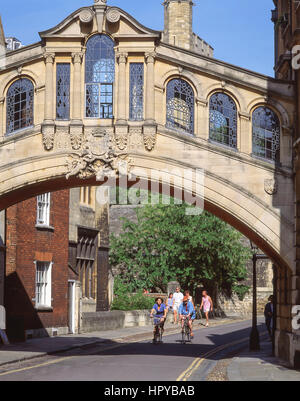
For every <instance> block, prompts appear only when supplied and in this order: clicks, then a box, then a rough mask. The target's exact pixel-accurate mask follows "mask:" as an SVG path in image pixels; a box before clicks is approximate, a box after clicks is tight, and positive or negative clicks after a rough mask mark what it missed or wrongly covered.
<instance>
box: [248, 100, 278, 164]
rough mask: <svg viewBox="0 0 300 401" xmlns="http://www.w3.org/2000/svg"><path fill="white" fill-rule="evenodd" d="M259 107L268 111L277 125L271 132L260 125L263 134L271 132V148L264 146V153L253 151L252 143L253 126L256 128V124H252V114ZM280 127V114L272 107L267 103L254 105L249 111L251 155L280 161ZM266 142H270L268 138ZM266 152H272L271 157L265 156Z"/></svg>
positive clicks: (271, 160)
mask: <svg viewBox="0 0 300 401" xmlns="http://www.w3.org/2000/svg"><path fill="white" fill-rule="evenodd" d="M259 109H264V110H265V111H266V110H268V111H270V112H271V114H272V115H273V118H274V121H273V122H274V124H275V125H277V127H276V131H277V132H274V130H273V132H272V131H270V130H268V129H267V128H263V127H260V129H261V130H264V133H265V134H266V132H272V140H271V148H267V147H266V146H265V147H264V153H265V154H264V155H262V154H258V152H255V146H254V145H255V144H254V130H255V127H256V128H258V127H257V126H255V125H254V114H255V113H257V112H258V110H259ZM276 120H277V121H276ZM281 129H282V124H281V118H280V115H279V113H278V111H277V110H274V108H273V107H271V106H270V105H269V104H259V105H256V106H255V107H254V108H253V110H252V112H251V141H252V156H254V157H257V158H259V159H263V160H266V161H269V162H272V163H280V149H281V146H280V145H281V143H280V141H281ZM274 134H275V135H274ZM268 142H270V140H269V141H268ZM256 146H258V145H256ZM267 152H271V153H272V155H271V157H268V156H267Z"/></svg>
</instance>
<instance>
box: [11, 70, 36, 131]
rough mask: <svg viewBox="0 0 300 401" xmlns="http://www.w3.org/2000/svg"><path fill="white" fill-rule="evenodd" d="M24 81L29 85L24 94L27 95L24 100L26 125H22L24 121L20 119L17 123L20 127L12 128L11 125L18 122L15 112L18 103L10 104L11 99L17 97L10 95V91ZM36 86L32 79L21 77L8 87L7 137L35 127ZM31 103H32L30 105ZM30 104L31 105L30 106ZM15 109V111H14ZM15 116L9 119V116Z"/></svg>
mask: <svg viewBox="0 0 300 401" xmlns="http://www.w3.org/2000/svg"><path fill="white" fill-rule="evenodd" d="M22 81H24V82H25V83H26V84H27V85H28V88H27V90H26V91H23V92H22V93H25V94H26V99H25V100H23V102H24V101H25V115H26V117H25V120H26V121H25V123H24V124H22V119H19V120H17V121H19V122H20V124H19V125H20V126H19V127H17V128H15V126H14V127H13V129H12V128H10V125H11V124H14V125H15V124H16V120H15V115H16V111H15V106H16V102H13V101H11V103H10V98H14V97H16V95H13V94H12V95H10V91H11V90H13V88H14V86H17V84H18V83H19V84H21V82H22ZM34 95H35V84H34V82H33V81H32V79H31V78H30V77H28V76H20V77H18V78H17V79H15V80H14V81H13V82H11V83H10V84H9V86H8V89H7V92H6V112H5V116H6V124H5V126H6V128H5V130H6V133H5V135H6V136H10V135H14V134H16V133H18V132H21V131H23V130H26V129H28V128H32V127H33V126H34V105H35V96H34ZM29 102H30V103H29ZM19 103H20V105H21V104H22V100H20V102H19ZM28 103H29V104H28ZM9 107H11V108H12V110H11V111H10V110H9ZM13 109H14V110H13ZM10 114H11V115H13V118H11V119H10V118H9V115H10Z"/></svg>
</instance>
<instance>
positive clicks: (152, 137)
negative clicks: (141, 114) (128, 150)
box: [144, 127, 156, 152]
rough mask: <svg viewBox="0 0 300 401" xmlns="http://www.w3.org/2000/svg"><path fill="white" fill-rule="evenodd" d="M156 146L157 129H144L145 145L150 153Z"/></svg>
mask: <svg viewBox="0 0 300 401" xmlns="http://www.w3.org/2000/svg"><path fill="white" fill-rule="evenodd" d="M155 144H156V129H151V128H149V129H146V127H144V145H145V148H146V149H147V150H149V152H150V151H151V150H153V149H154V146H155Z"/></svg>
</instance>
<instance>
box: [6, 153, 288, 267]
mask: <svg viewBox="0 0 300 401" xmlns="http://www.w3.org/2000/svg"><path fill="white" fill-rule="evenodd" d="M65 156H66V155H64V154H59V155H58V154H56V155H54V154H53V155H49V154H48V155H47V157H41V158H38V159H34V160H33V158H29V159H27V161H25V160H24V161H23V163H16V164H15V165H14V166H13V167H12V166H11V172H10V174H9V177H10V178H8V180H7V190H6V193H2V196H1V197H0V210H2V209H5V208H7V207H9V206H11V205H13V204H14V203H16V202H19V201H22V200H25V199H27V198H30V197H32V196H35V195H38V194H41V193H43V192H49V191H55V190H59V189H66V188H72V187H78V186H82V185H83V186H86V185H100V183H99V182H97V181H96V179H95V178H91V179H87V180H84V181H83V180H80V179H79V178H75V177H71V178H70V179H69V180H66V177H65ZM191 167H192V165H189V164H188V163H185V164H183V163H178V162H176V161H175V160H173V161H170V160H168V159H166V158H164V157H159V156H157V157H144V156H137V157H136V159H135V164H134V166H133V170H132V173H133V175H135V176H137V177H140V179H141V180H144V181H154V179H153V176H154V177H155V175H153V171H157V172H158V173H159V172H163V175H162V177H163V178H159V180H160V182H166V183H169V182H170V180H168V174H169V172H172V173H173V171H174V169H176V171H178V172H179V173H178V174H182V177H183V176H184V173H185V172H187V171H189V170H190V168H191ZM15 177H18V179H16V178H15ZM8 181H10V183H9V182H8ZM171 182H173V184H172V187H173V188H177V189H179V190H180V189H181V190H182V189H183V187H182V184H177V183H176V182H177V181H176V180H173V181H171ZM193 185H194V177H192V178H190V179H189V182H188V188H193ZM188 191H190V192H191V190H190V189H188ZM195 193H196V196H197V197H198V198H201V197H202V198H203V199H204V208H205V209H206V210H208V211H210V212H212V213H214V214H215V215H217V216H218V217H220V218H222V219H223V220H225V221H226V222H228V223H229V224H231V225H232V226H233V227H235V228H237V229H238V230H239V231H241V232H242V233H243V234H245V235H246V236H248V237H249V238H251V239H252V240H253V241H254V242H255V243H256V244H257V245H258V246H259V247H260V248H261V249H262V250H263V251H265V252H266V254H268V256H269V257H270V258H271V259H272V260H273V261H274V262H276V263H280V265H281V266H284V267H285V268H290V269H292V266H293V265H292V263H291V260H292V255H293V252H294V249H293V244H292V242H291V244H292V245H291V246H290V242H289V237H288V236H287V235H286V237H284V238H282V235H281V232H286V233H288V232H292V227H290V226H292V223H291V222H289V221H288V220H285V219H283V218H282V217H281V216H280V213H277V212H276V210H270V208H269V207H268V206H267V205H265V204H264V203H263V202H262V201H261V200H260V199H258V198H257V197H256V196H254V195H253V194H251V193H248V192H247V190H245V189H244V188H242V187H240V186H238V185H236V184H232V183H230V182H229V181H228V180H225V179H223V178H222V176H221V175H216V174H213V173H209V172H205V177H204V181H203V184H202V188H201V187H200V188H198V189H197V191H196V192H195ZM16 200H17V201H16Z"/></svg>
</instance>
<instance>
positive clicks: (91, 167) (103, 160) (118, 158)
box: [66, 130, 133, 181]
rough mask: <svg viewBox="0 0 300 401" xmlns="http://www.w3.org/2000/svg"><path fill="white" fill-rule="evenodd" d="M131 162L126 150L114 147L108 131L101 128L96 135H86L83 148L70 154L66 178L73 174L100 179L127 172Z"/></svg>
mask: <svg viewBox="0 0 300 401" xmlns="http://www.w3.org/2000/svg"><path fill="white" fill-rule="evenodd" d="M132 164H133V162H132V160H131V159H130V158H129V157H128V154H127V153H126V152H123V153H120V152H118V151H117V150H116V149H114V146H113V141H112V138H111V135H110V133H109V132H106V131H105V130H103V131H102V133H101V134H100V133H98V135H97V136H95V135H93V134H89V135H87V137H86V139H85V142H84V144H83V150H82V151H80V152H77V153H73V154H72V155H71V156H70V158H69V160H68V163H67V165H66V167H67V174H66V178H67V179H69V178H70V177H72V176H75V177H78V178H80V179H87V178H90V177H93V176H96V180H97V181H102V180H103V179H104V178H105V177H111V176H116V175H123V174H124V175H126V174H129V173H130V170H131V167H132Z"/></svg>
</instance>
